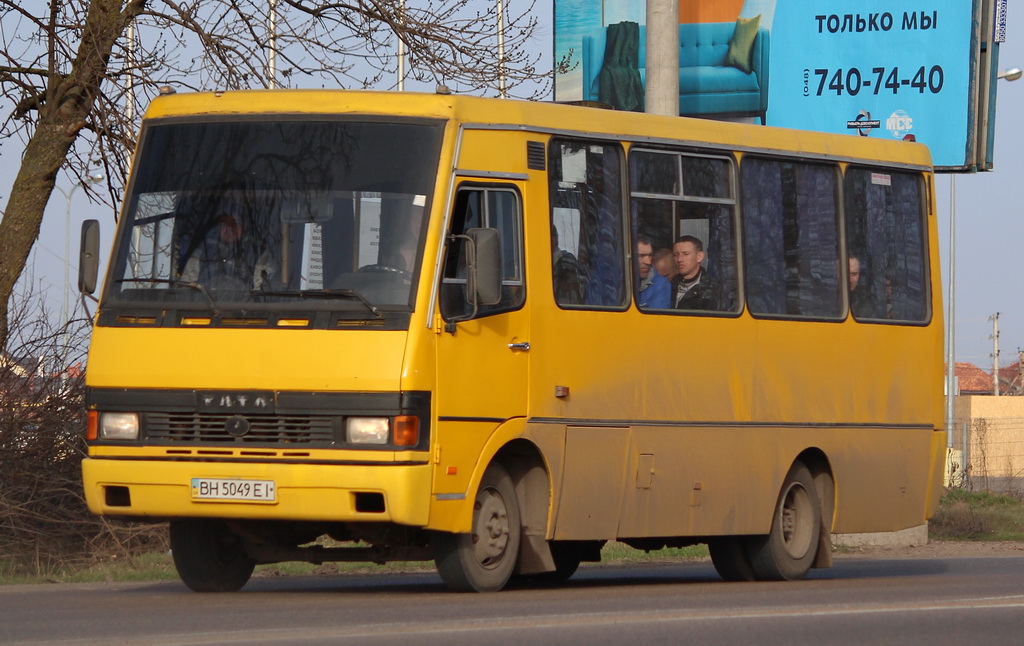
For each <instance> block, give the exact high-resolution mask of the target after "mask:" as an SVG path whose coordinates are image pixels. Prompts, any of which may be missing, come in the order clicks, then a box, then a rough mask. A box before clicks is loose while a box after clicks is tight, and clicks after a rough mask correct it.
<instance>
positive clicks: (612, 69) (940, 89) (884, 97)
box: [555, 0, 974, 167]
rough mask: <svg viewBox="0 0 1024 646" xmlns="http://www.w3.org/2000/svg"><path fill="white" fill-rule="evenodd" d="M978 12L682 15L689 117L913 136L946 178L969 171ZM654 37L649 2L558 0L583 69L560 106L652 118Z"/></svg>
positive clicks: (965, 2)
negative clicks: (648, 106)
mask: <svg viewBox="0 0 1024 646" xmlns="http://www.w3.org/2000/svg"><path fill="white" fill-rule="evenodd" d="M901 4H903V5H905V6H900V5H901ZM973 12H974V2H972V1H971V0H931V1H925V2H917V3H899V2H892V1H889V2H881V1H880V0H861V1H859V2H851V1H848V0H819V2H813V3H810V2H796V1H794V0H716V1H711V0H707V1H705V2H693V1H690V0H686V1H683V2H681V3H680V25H679V47H680V55H679V60H680V62H679V68H680V69H679V104H680V114H682V115H686V116H698V117H705V118H712V119H728V120H749V121H752V122H754V123H766V124H768V125H773V126H782V127H788V128H801V129H806V130H817V131H822V132H831V133H841V134H849V135H851V136H861V137H885V138H891V139H904V138H906V137H908V135H911V136H913V137H914V138H916V139H917V141H920V142H923V143H926V144H927V145H928V146H929V147H930V148H931V151H932V156H933V160H934V163H935V165H936V166H948V167H963V166H965V165H966V164H968V157H969V155H970V150H969V148H970V142H971V138H972V136H973V134H972V128H973V126H972V123H971V115H970V112H971V109H972V105H971V101H972V98H971V97H972V93H971V86H972V78H971V61H972V47H973V46H974V45H973V44H972V32H973V28H972V21H973V20H974V13H973ZM645 23H646V4H645V3H643V2H636V1H635V0H604V1H603V2H594V1H593V0H555V57H556V60H559V59H561V58H563V57H565V56H569V57H570V60H571V61H572V62H573V63H575V65H574V66H573V67H572V69H571V70H570V71H569V72H568V73H566V74H559V75H558V77H557V78H556V83H555V99H556V100H557V101H577V100H588V101H603V102H606V103H611V104H612V105H614V106H615V107H616V108H619V109H627V110H642V109H643V107H642V92H639V93H638V92H637V91H636V89H635V86H637V84H639V86H641V87H642V85H643V83H644V80H645V69H644V68H645V66H646V62H645V52H644V50H645V37H646V36H645ZM630 68H635V69H633V70H631V69H630ZM630 72H631V73H632V76H631V75H630ZM630 84H632V85H633V86H634V87H633V88H632V89H631V87H630ZM638 94H639V95H640V99H639V101H638V100H637V96H638Z"/></svg>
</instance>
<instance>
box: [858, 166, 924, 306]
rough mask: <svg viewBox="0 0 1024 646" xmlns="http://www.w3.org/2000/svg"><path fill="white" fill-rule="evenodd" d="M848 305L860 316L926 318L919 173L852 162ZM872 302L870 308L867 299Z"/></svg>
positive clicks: (922, 195)
mask: <svg viewBox="0 0 1024 646" xmlns="http://www.w3.org/2000/svg"><path fill="white" fill-rule="evenodd" d="M845 198H846V199H845V201H846V204H845V209H846V244H847V249H848V257H849V269H850V270H851V271H852V270H853V269H854V265H855V261H856V269H857V270H858V273H859V276H858V277H857V279H858V280H857V283H856V285H854V284H853V279H852V277H851V279H850V286H851V292H850V310H851V312H852V314H853V316H854V318H856V319H868V320H891V321H915V322H921V321H927V320H928V315H929V314H928V273H927V272H928V252H927V249H926V248H925V233H924V185H923V182H922V181H921V176H920V174H917V173H909V172H893V171H890V170H886V171H884V172H881V171H879V169H877V168H850V169H848V170H847V171H846V178H845ZM865 302H867V303H871V304H873V305H872V307H870V308H868V307H865V306H864V305H863V303H865Z"/></svg>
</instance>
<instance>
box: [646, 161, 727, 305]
mask: <svg viewBox="0 0 1024 646" xmlns="http://www.w3.org/2000/svg"><path fill="white" fill-rule="evenodd" d="M733 169H734V164H733V162H732V160H731V159H730V158H728V157H724V156H720V157H712V156H708V155H703V154H697V153H690V152H683V151H675V150H647V149H639V148H634V149H633V150H632V151H631V152H630V155H629V177H630V210H631V217H632V220H633V221H632V228H633V235H634V237H635V240H636V241H639V240H641V239H643V240H649V241H650V244H651V246H652V248H653V249H654V250H656V251H657V250H662V249H663V250H665V252H662V253H672V254H673V256H675V255H676V252H677V251H678V252H679V253H680V254H682V253H683V252H684V251H685V253H686V254H687V255H688V256H693V257H700V258H702V262H700V263H699V268H697V266H696V265H694V264H692V263H691V264H686V265H685V266H684V267H683V269H684V270H685V272H686V273H685V275H684V274H680V273H678V270H679V268H680V265H679V264H678V263H676V262H673V265H674V268H675V269H676V270H677V271H676V272H668V273H669V275H670V276H671V277H672V278H671V281H672V282H671V293H670V298H669V302H668V303H667V304H665V303H664V301H663V299H656V302H657V304H655V305H652V304H651V302H649V300H648V299H647V298H644V299H643V300H641V298H640V297H639V292H640V288H641V286H643V285H642V284H641V281H640V273H641V272H640V267H639V264H638V263H634V273H635V277H636V280H635V281H634V290H635V291H636V293H637V294H638V298H637V301H638V307H640V309H641V310H645V309H647V308H650V309H659V310H667V309H677V310H684V311H712V312H729V313H731V312H737V311H738V310H739V294H738V279H737V267H736V244H737V243H736V223H735V210H736V209H735V198H734V195H733V184H734V182H733V177H734V172H733ZM698 245H699V248H698ZM694 252H696V253H694ZM674 260H675V259H674V258H673V261H674ZM649 271H656V269H650V270H649ZM647 280H648V282H649V281H650V280H651V279H650V276H648V279H647ZM642 303H643V304H642Z"/></svg>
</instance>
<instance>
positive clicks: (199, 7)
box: [0, 0, 551, 350]
mask: <svg viewBox="0 0 1024 646" xmlns="http://www.w3.org/2000/svg"><path fill="white" fill-rule="evenodd" d="M505 4H506V5H507V4H511V3H510V2H506V3H505ZM519 4H520V6H521V7H523V8H521V9H517V10H516V11H515V12H512V13H510V14H509V13H506V15H505V16H504V44H505V47H504V56H503V59H502V60H501V61H498V60H497V46H496V39H497V36H496V32H497V24H498V14H497V9H496V4H495V2H493V1H492V0H407V1H406V2H404V3H402V2H399V0H349V1H344V2H307V1H305V0H260V1H256V0H202V1H201V2H200V1H198V0H61V1H60V2H58V1H56V0H51V2H48V3H43V2H42V1H41V0H36V1H31V0H29V1H26V0H0V87H2V89H3V99H2V100H0V109H2V110H4V112H5V116H4V118H3V121H2V123H0V141H11V140H16V141H17V140H20V141H21V142H23V144H24V152H23V153H22V155H21V166H20V170H19V172H18V174H17V177H16V179H15V181H14V184H13V186H12V187H11V193H10V196H9V197H8V201H7V206H6V208H5V210H4V212H3V220H2V222H0V350H2V349H3V348H4V347H5V346H6V339H7V335H8V312H7V310H8V302H9V299H10V296H11V293H12V290H13V289H14V285H15V283H16V282H17V280H18V277H19V276H20V275H21V272H22V270H23V269H24V266H25V262H26V260H27V258H28V255H29V252H30V250H31V249H32V245H33V244H34V242H35V240H36V238H37V237H38V235H39V228H40V223H41V222H42V217H43V210H44V208H45V206H46V203H47V201H48V200H49V199H50V195H51V193H52V192H53V190H54V184H55V181H56V178H57V174H58V173H59V172H60V171H62V170H63V171H64V172H66V173H67V174H68V175H70V176H71V177H72V178H73V179H75V180H79V181H80V180H82V179H84V178H85V177H87V176H88V175H89V174H90V173H91V172H93V171H95V170H102V172H103V174H104V175H105V177H107V178H108V179H107V186H106V190H105V191H104V195H103V196H100V195H99V194H97V193H96V192H92V193H91V194H92V196H93V197H101V198H103V199H105V200H106V201H107V203H109V204H111V205H113V204H116V203H117V202H118V201H119V198H120V195H119V193H118V191H119V190H120V189H119V187H120V186H123V185H124V176H125V173H126V170H127V165H128V160H129V158H130V154H131V151H132V150H134V147H135V131H136V125H137V123H136V120H137V115H138V114H139V113H140V112H141V110H140V108H141V106H142V105H144V104H145V103H147V102H148V101H149V100H150V99H151V98H152V97H153V96H155V95H156V94H157V92H158V87H159V86H161V85H165V84H170V85H173V86H176V87H178V88H182V89H191V90H211V89H225V90H230V89H241V88H261V87H270V86H272V85H276V84H281V85H284V86H292V87H298V86H305V87H315V86H322V87H343V88H369V87H377V86H380V85H384V86H385V88H386V87H387V86H388V85H390V84H389V83H387V82H384V79H385V78H394V77H389V76H388V75H390V74H393V73H394V71H395V68H396V60H395V56H394V53H395V48H396V44H397V41H396V38H400V39H401V40H402V41H403V42H404V43H405V49H406V51H407V55H408V59H409V66H408V69H409V70H410V72H409V75H410V78H411V79H413V80H418V81H434V82H443V83H446V84H448V85H453V86H455V88H456V89H458V90H460V91H463V92H469V93H493V92H494V91H495V90H494V89H495V88H497V87H498V85H499V79H502V80H503V81H504V86H505V88H506V91H507V92H508V93H509V94H510V95H516V94H517V93H519V96H523V97H524V98H537V96H538V95H540V94H541V93H545V92H546V91H547V87H546V83H540V84H538V81H543V80H544V79H549V78H550V76H551V71H550V70H548V71H546V72H542V71H538V69H537V64H538V62H539V59H540V55H539V54H536V53H531V50H530V49H529V48H528V45H529V42H530V40H531V38H532V37H533V36H534V34H535V32H536V31H537V20H536V18H533V17H531V14H530V12H531V10H532V8H533V0H523V1H522V2H521V3H519ZM271 12H273V24H274V25H275V28H274V30H273V33H271V31H270V27H269V25H270V24H271V21H270V18H271ZM271 57H273V60H274V61H275V67H276V69H277V70H278V73H277V74H276V78H275V79H274V80H272V79H271V77H270V76H268V74H267V70H268V62H269V60H270V59H271ZM531 88H532V89H531ZM523 92H525V96H524V94H523ZM93 165H95V166H99V167H100V169H97V168H95V167H94V166H93ZM87 190H90V189H87Z"/></svg>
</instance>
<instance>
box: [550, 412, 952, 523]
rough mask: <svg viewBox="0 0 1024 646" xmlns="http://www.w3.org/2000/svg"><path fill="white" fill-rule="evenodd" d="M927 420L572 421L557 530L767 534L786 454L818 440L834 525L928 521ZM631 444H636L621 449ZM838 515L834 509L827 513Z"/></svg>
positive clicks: (794, 454)
mask: <svg viewBox="0 0 1024 646" xmlns="http://www.w3.org/2000/svg"><path fill="white" fill-rule="evenodd" d="M933 435H935V434H934V433H933V432H932V431H930V430H927V429H925V430H920V429H912V430H906V429H843V430H836V429H830V428H788V429H779V428H757V427H739V428H728V427H713V428H685V427H684V428H680V427H634V428H632V429H628V430H627V429H619V428H583V427H575V428H573V427H571V428H569V429H568V431H567V441H566V468H565V472H564V476H563V479H562V482H561V491H560V495H559V502H558V507H557V510H556V511H555V519H556V520H555V530H554V538H555V539H558V540H594V539H602V540H606V539H611V538H636V537H645V536H660V537H667V536H716V535H742V534H766V533H768V531H769V530H770V529H771V522H772V510H773V509H774V507H775V503H776V498H777V496H778V492H779V491H780V490H781V488H782V481H783V479H784V477H785V475H786V472H787V471H788V468H789V465H791V464H792V463H793V461H795V460H796V459H797V458H798V457H799V455H800V454H801V453H803V452H804V451H805V450H808V449H814V450H820V451H821V452H822V453H824V455H825V457H826V459H827V460H828V462H829V463H830V466H831V468H832V475H833V477H834V479H835V482H836V500H835V503H836V505H835V507H836V509H835V517H834V531H836V532H839V533H856V532H875V531H893V530H898V529H905V528H908V527H914V526H917V525H920V524H921V523H923V522H924V520H925V513H926V512H925V510H926V507H927V504H928V502H929V499H930V498H931V497H932V495H933V494H932V491H931V487H930V486H929V471H930V470H931V467H930V465H929V464H927V463H925V462H922V461H910V462H909V463H908V461H907V460H906V459H905V456H906V455H921V454H923V453H927V452H929V451H931V442H932V436H933ZM623 456H627V458H626V459H623ZM827 522H829V525H830V526H831V525H832V524H833V523H832V519H827Z"/></svg>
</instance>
